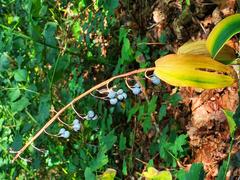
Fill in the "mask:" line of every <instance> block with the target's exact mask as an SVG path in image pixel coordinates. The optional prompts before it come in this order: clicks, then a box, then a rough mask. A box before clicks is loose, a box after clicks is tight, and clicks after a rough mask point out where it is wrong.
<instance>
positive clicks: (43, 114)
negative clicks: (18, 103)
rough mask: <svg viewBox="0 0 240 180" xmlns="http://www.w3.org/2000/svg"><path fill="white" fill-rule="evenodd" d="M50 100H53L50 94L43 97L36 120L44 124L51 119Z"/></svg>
mask: <svg viewBox="0 0 240 180" xmlns="http://www.w3.org/2000/svg"><path fill="white" fill-rule="evenodd" d="M50 100H51V98H50V95H49V94H46V95H43V96H41V98H40V104H39V107H38V115H37V118H36V119H37V120H38V121H39V122H44V121H45V120H46V119H47V118H48V117H49V111H50V108H51V104H50Z"/></svg>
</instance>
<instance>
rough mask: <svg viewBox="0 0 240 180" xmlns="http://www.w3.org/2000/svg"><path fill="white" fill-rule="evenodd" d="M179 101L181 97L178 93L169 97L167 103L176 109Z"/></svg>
mask: <svg viewBox="0 0 240 180" xmlns="http://www.w3.org/2000/svg"><path fill="white" fill-rule="evenodd" d="M181 100H182V97H181V95H180V94H179V93H175V94H173V95H171V96H170V97H169V102H170V104H171V105H173V106H174V107H176V106H177V105H178V103H179V101H181Z"/></svg>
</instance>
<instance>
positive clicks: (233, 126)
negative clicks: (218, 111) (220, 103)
mask: <svg viewBox="0 0 240 180" xmlns="http://www.w3.org/2000/svg"><path fill="white" fill-rule="evenodd" d="M223 112H224V114H225V116H226V118H227V122H228V126H229V129H230V133H231V137H232V138H234V133H235V131H236V127H237V125H236V122H235V120H234V118H233V115H234V113H233V112H231V111H228V110H223Z"/></svg>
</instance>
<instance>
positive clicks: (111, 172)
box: [99, 168, 117, 180]
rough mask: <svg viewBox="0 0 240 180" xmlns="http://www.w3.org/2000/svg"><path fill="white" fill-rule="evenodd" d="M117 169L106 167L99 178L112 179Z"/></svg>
mask: <svg viewBox="0 0 240 180" xmlns="http://www.w3.org/2000/svg"><path fill="white" fill-rule="evenodd" d="M116 174H117V171H116V170H115V169H112V168H108V169H107V170H106V171H105V172H104V173H103V174H102V175H101V176H100V177H99V180H114V178H115V176H116Z"/></svg>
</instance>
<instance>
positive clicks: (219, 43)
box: [207, 14, 240, 58]
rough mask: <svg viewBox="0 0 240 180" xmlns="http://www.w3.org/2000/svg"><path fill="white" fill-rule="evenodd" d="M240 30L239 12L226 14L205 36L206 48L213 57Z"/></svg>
mask: <svg viewBox="0 0 240 180" xmlns="http://www.w3.org/2000/svg"><path fill="white" fill-rule="evenodd" d="M239 32H240V14H235V15H232V16H228V17H226V18H225V19H223V20H222V21H220V22H219V23H218V24H217V25H216V26H215V27H214V28H213V30H212V31H211V33H210V34H209V36H208V38H207V48H208V51H209V52H210V54H211V56H212V57H214V58H215V56H216V55H217V54H218V52H219V51H220V49H221V48H222V47H223V46H224V44H225V43H226V42H227V41H228V40H229V39H230V38H231V37H232V36H234V35H235V34H237V33H239Z"/></svg>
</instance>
